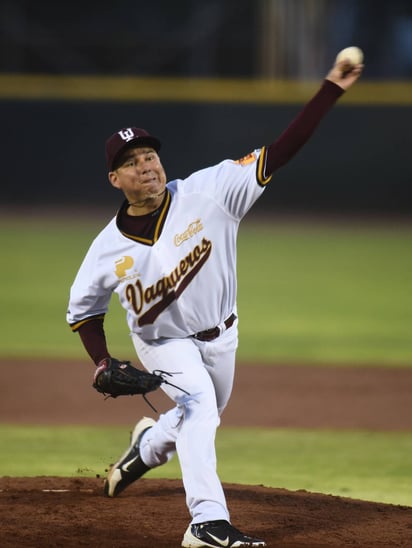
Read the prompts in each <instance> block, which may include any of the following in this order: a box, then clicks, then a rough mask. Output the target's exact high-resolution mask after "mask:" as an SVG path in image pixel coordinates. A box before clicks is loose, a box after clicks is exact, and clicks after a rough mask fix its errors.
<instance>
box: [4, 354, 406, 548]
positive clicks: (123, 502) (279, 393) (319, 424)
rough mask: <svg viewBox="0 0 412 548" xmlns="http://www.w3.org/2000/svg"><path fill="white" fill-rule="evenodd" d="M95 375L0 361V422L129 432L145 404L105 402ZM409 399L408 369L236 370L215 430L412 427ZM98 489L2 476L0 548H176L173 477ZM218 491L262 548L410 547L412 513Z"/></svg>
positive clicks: (79, 366)
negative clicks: (113, 492) (116, 492)
mask: <svg viewBox="0 0 412 548" xmlns="http://www.w3.org/2000/svg"><path fill="white" fill-rule="evenodd" d="M92 370H93V368H92V366H91V365H90V364H89V363H88V362H82V361H77V362H71V363H63V362H58V363H53V362H44V361H38V362H27V361H23V360H21V361H18V360H15V361H13V362H11V361H9V360H7V361H5V360H3V361H0V375H1V383H0V417H1V421H2V422H3V423H16V424H18V423H20V424H96V425H99V424H106V425H108V424H112V425H116V424H119V425H122V424H124V425H132V424H133V423H134V422H135V420H136V419H138V418H139V417H140V415H141V414H148V411H149V412H150V410H149V408H148V407H147V405H146V404H145V402H144V401H143V400H142V399H141V398H122V399H120V398H119V399H117V400H106V401H105V400H104V399H103V398H102V397H100V396H99V394H97V393H95V392H94V391H93V389H92V388H91V386H90V385H91V374H92ZM45 379H47V382H45ZM17 386H19V391H18V394H17V393H16V387H17ZM50 387H52V388H53V389H52V390H51V389H50ZM67 387H72V389H71V390H68V389H67ZM411 393H412V370H409V369H391V370H389V369H383V368H372V367H368V368H355V367H351V368H333V367H332V368H320V367H308V366H305V367H299V366H288V367H286V366H273V367H268V366H253V367H248V366H247V365H240V366H238V371H237V378H236V383H235V389H234V393H233V397H232V400H231V402H230V405H229V407H228V409H227V410H226V412H225V414H224V416H223V420H222V425H223V426H239V425H243V426H265V427H273V428H277V427H301V428H309V427H310V428H335V429H347V428H356V429H367V430H375V431H379V430H382V431H412V398H411ZM150 399H151V401H152V403H153V404H154V405H155V406H156V407H157V409H158V411H159V412H162V411H164V410H165V409H167V407H168V406H169V404H168V401H167V399H166V398H165V397H164V396H162V394H161V393H160V392H159V393H156V394H154V395H153V396H152V397H151V398H150ZM120 449H123V448H120ZM108 464H109V463H108ZM102 482H103V479H102V478H53V477H37V478H7V477H0V525H1V526H0V546H1V547H2V548H12V547H13V548H15V547H32V548H48V547H63V548H66V547H68V548H69V547H75V546H76V547H78V546H88V547H90V546H92V547H95V546H98V547H99V548H123V547H142V548H143V547H144V548H146V547H147V548H152V547H157V548H163V547H164V548H166V547H167V548H170V547H174V546H180V543H181V539H182V535H183V532H184V530H185V528H186V527H187V524H188V514H187V509H186V506H185V498H184V491H183V487H182V484H181V482H180V481H178V480H157V479H150V477H148V478H143V479H142V480H141V481H139V482H137V483H136V484H135V485H132V486H131V487H130V488H129V489H128V490H127V491H125V492H124V493H123V494H122V495H121V496H120V497H119V498H117V499H113V500H112V499H107V498H104V497H102ZM225 489H226V494H227V499H228V504H229V508H230V511H231V515H232V519H233V523H234V525H235V526H238V527H239V528H241V529H244V530H245V532H248V533H250V534H254V535H257V536H261V537H262V538H264V539H265V540H266V541H267V545H268V547H271V546H285V547H291V546H306V547H308V546H311V547H321V546H339V547H346V546H359V547H384V546H396V547H405V548H406V547H409V546H412V507H402V506H395V505H389V504H377V503H369V502H363V501H357V500H352V499H347V498H342V497H333V496H326V495H322V494H316V493H308V492H305V491H297V492H290V491H286V490H283V489H271V488H266V487H262V486H240V485H233V484H230V485H228V484H225Z"/></svg>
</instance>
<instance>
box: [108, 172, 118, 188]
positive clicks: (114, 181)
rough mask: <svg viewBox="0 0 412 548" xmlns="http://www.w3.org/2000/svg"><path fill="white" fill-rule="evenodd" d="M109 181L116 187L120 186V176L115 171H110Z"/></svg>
mask: <svg viewBox="0 0 412 548" xmlns="http://www.w3.org/2000/svg"><path fill="white" fill-rule="evenodd" d="M109 181H110V183H111V185H112V186H114V188H120V184H119V177H118V176H117V173H116V172H115V171H109Z"/></svg>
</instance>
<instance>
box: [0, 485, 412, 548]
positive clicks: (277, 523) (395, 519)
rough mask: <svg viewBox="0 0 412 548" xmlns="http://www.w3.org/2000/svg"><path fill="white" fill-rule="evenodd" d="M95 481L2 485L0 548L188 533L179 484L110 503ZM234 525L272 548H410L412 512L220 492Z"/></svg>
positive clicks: (160, 543)
mask: <svg viewBox="0 0 412 548" xmlns="http://www.w3.org/2000/svg"><path fill="white" fill-rule="evenodd" d="M102 483H103V480H102V479H98V478H56V477H35V478H7V477H4V478H0V509H1V512H0V515H1V522H2V524H1V546H2V548H12V547H13V548H16V547H17V546H18V547H19V548H22V547H29V546H30V547H33V548H34V547H36V548H39V547H41V548H49V547H50V548H51V547H58V546H61V547H64V548H66V547H67V548H71V547H76V548H77V547H79V546H88V547H90V546H94V547H95V546H98V547H99V548H114V547H116V548H122V547H128V548H130V547H132V546H136V547H137V546H138V547H139V548H146V547H147V548H153V547H154V546H155V547H156V548H171V547H174V546H176V547H177V546H180V543H181V540H182V536H183V533H184V531H185V529H186V527H187V525H188V514H187V510H186V505H185V496H184V491H183V486H182V483H181V481H180V480H157V479H145V478H143V479H142V480H140V481H139V482H138V483H136V484H134V485H132V486H130V487H129V489H128V490H127V491H125V492H124V493H122V495H121V496H119V497H118V498H116V499H108V498H106V497H103V496H102ZM224 487H225V491H226V494H227V500H228V504H229V508H230V510H231V514H232V520H233V523H234V525H235V526H238V527H239V528H241V529H244V530H245V532H248V533H250V534H253V535H256V536H259V537H261V538H263V539H265V540H266V542H267V545H268V547H270V546H311V547H317V546H339V547H343V546H361V547H362V548H365V547H369V546H370V547H372V546H373V547H376V546H397V547H402V546H404V547H406V546H412V508H410V507H402V506H394V505H389V504H377V503H369V502H364V501H358V500H352V499H345V498H341V497H334V496H327V495H322V494H315V493H308V492H306V491H297V492H290V491H286V490H283V489H269V488H266V487H261V486H242V485H233V484H224Z"/></svg>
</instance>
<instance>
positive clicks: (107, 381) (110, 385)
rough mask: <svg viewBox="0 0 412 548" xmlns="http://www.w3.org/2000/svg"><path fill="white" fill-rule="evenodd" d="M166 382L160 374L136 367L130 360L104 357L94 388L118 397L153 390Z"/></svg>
mask: <svg viewBox="0 0 412 548" xmlns="http://www.w3.org/2000/svg"><path fill="white" fill-rule="evenodd" d="M163 382H166V381H165V380H164V379H163V378H162V376H161V375H160V374H157V375H156V374H154V373H148V372H146V371H142V370H140V369H137V368H136V367H134V366H133V365H132V364H131V363H130V362H128V361H120V360H117V359H116V358H104V359H103V360H101V361H100V362H99V364H98V366H97V368H96V371H95V374H94V379H93V388H95V389H96V390H97V391H98V392H101V393H102V394H105V395H107V396H111V397H112V398H116V397H117V396H132V395H134V394H142V395H143V396H144V395H145V394H146V393H147V392H152V391H153V390H156V389H157V388H159V386H160V385H161V384H162V383H163Z"/></svg>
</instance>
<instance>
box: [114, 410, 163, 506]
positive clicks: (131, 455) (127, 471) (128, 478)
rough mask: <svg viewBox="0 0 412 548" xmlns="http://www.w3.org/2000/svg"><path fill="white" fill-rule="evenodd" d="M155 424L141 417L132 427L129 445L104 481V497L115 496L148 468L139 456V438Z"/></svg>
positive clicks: (151, 420)
mask: <svg viewBox="0 0 412 548" xmlns="http://www.w3.org/2000/svg"><path fill="white" fill-rule="evenodd" d="M154 424H156V422H155V421H154V420H153V419H150V418H148V417H143V418H142V419H141V420H140V421H139V422H138V423H137V424H136V426H135V427H134V430H133V432H132V437H131V439H130V445H129V447H128V448H127V450H126V451H125V453H124V454H123V455H122V456H121V457H120V459H119V461H118V462H116V464H114V465H113V466H112V467H111V469H110V472H109V474H108V476H107V478H106V480H105V482H104V494H105V496H106V497H117V495H119V494H120V493H121V492H122V491H124V489H126V487H128V486H129V485H130V484H131V483H133V482H134V481H136V480H138V479H139V478H141V477H142V476H143V474H145V473H146V472H147V471H148V470H150V468H149V466H146V464H145V463H144V462H143V461H142V459H141V458H140V450H139V445H140V440H141V439H142V436H143V434H144V432H146V430H148V429H149V428H152V426H153V425H154Z"/></svg>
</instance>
